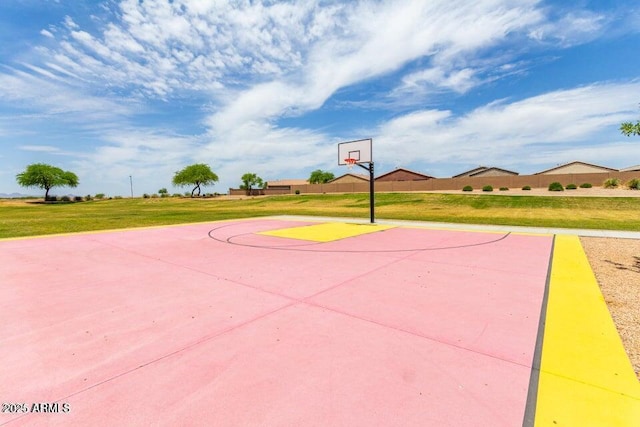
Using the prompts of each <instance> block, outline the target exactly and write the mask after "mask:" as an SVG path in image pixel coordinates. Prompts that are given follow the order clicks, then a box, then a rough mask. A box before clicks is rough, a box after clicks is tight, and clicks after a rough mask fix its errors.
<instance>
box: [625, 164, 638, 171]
mask: <svg viewBox="0 0 640 427" xmlns="http://www.w3.org/2000/svg"><path fill="white" fill-rule="evenodd" d="M634 171H640V165H635V166H629V167H628V168H624V169H620V172H634Z"/></svg>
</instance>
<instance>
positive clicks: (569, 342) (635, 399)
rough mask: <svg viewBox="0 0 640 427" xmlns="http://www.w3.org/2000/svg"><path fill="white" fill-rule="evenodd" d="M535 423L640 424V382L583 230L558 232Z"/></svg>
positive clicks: (566, 424) (542, 424)
mask: <svg viewBox="0 0 640 427" xmlns="http://www.w3.org/2000/svg"><path fill="white" fill-rule="evenodd" d="M544 321H545V326H544V339H543V344H542V360H541V366H540V376H539V381H538V391H537V402H536V410H535V424H534V425H535V426H555V425H558V426H610V427H612V426H616V427H617V426H620V427H625V426H628V427H632V426H638V425H640V424H638V423H639V422H640V382H639V381H638V379H637V378H636V375H635V372H634V371H633V367H632V366H631V362H630V361H629V357H628V356H627V354H626V352H625V349H624V346H623V344H622V341H621V340H620V336H619V335H618V331H617V329H616V327H615V324H614V323H613V319H612V318H611V315H610V314H609V310H608V308H607V305H606V302H605V300H604V298H603V296H602V293H601V292H600V288H599V286H598V283H597V281H596V278H595V276H594V274H593V271H592V270H591V267H590V265H589V261H588V260H587V257H586V255H585V253H584V250H583V248H582V245H581V244H580V239H579V237H578V236H568V235H557V236H556V238H555V243H554V251H553V258H552V265H551V274H550V280H549V296H548V302H547V310H546V317H545V319H544Z"/></svg>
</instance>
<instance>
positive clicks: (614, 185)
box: [602, 178, 620, 188]
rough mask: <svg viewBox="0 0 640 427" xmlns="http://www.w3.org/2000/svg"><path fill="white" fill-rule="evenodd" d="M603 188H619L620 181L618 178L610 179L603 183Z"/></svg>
mask: <svg viewBox="0 0 640 427" xmlns="http://www.w3.org/2000/svg"><path fill="white" fill-rule="evenodd" d="M602 186H603V187H604V188H618V186H620V180H619V179H618V178H609V179H606V180H605V181H604V182H603V183H602Z"/></svg>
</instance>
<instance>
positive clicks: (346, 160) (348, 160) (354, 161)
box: [344, 159, 357, 170]
mask: <svg viewBox="0 0 640 427" xmlns="http://www.w3.org/2000/svg"><path fill="white" fill-rule="evenodd" d="M344 161H345V162H346V163H347V167H348V168H349V170H352V169H353V166H354V165H355V164H356V162H357V160H356V159H344Z"/></svg>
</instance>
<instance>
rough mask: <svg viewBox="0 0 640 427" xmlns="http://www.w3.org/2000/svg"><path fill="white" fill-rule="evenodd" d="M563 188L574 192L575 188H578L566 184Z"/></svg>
mask: <svg viewBox="0 0 640 427" xmlns="http://www.w3.org/2000/svg"><path fill="white" fill-rule="evenodd" d="M565 188H566V189H567V190H575V189H576V188H578V186H577V185H575V184H567V186H566V187H565Z"/></svg>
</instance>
